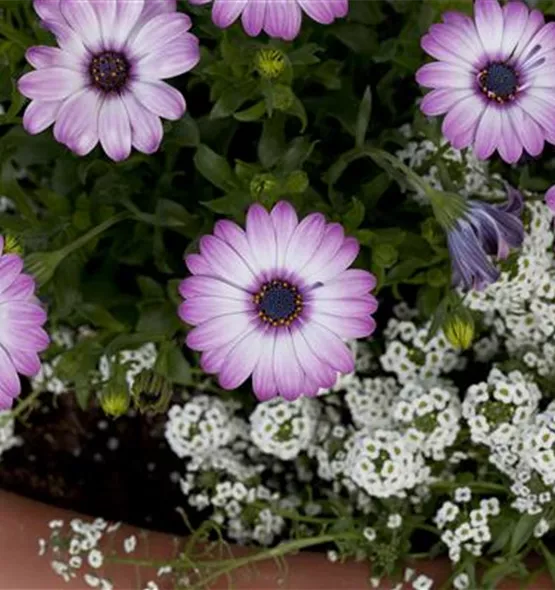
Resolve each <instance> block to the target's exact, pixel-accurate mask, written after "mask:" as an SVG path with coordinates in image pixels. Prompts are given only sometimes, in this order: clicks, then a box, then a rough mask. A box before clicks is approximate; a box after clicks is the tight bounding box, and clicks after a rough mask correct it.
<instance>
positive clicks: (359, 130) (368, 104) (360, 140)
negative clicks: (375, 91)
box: [355, 86, 372, 148]
mask: <svg viewBox="0 0 555 590" xmlns="http://www.w3.org/2000/svg"><path fill="white" fill-rule="evenodd" d="M371 115H372V91H371V90H370V86H367V87H366V90H365V91H364V96H363V97H362V101H361V103H360V107H359V109H358V116H357V122H356V127H355V145H356V147H359V148H361V147H362V146H363V145H364V139H365V138H366V131H367V130H368V124H369V123H370V117H371Z"/></svg>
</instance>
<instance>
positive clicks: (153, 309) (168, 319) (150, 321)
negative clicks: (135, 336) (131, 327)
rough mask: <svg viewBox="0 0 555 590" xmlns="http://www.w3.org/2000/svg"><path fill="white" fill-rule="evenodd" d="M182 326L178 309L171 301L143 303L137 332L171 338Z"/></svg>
mask: <svg viewBox="0 0 555 590" xmlns="http://www.w3.org/2000/svg"><path fill="white" fill-rule="evenodd" d="M180 328H181V321H180V319H179V318H178V316H177V309H176V308H175V307H174V306H173V305H172V304H171V303H170V302H169V301H166V302H163V303H158V302H157V303H150V302H144V303H143V304H142V305H141V315H140V316H139V321H138V322H137V328H136V330H137V332H148V333H149V334H158V335H160V336H165V337H167V338H171V337H172V336H173V335H174V334H175V333H176V332H177V330H179V329H180Z"/></svg>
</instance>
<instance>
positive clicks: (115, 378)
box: [99, 363, 131, 418]
mask: <svg viewBox="0 0 555 590" xmlns="http://www.w3.org/2000/svg"><path fill="white" fill-rule="evenodd" d="M111 373H112V375H111V376H110V379H109V380H108V381H107V382H106V384H105V385H104V389H103V390H102V392H101V394H100V400H99V402H100V407H101V408H102V410H103V411H104V413H105V414H106V415H107V416H110V417H111V418H119V417H120V416H123V415H124V414H126V413H127V410H128V409H129V404H130V402H131V396H130V394H129V386H128V385H127V380H126V376H125V373H126V369H125V367H124V366H122V365H119V364H117V363H113V364H112V367H111Z"/></svg>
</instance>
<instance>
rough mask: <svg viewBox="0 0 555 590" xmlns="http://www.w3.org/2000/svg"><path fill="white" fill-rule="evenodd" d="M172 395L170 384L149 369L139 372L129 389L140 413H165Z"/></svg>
mask: <svg viewBox="0 0 555 590" xmlns="http://www.w3.org/2000/svg"><path fill="white" fill-rule="evenodd" d="M172 393H173V392H172V388H171V383H170V382H169V381H168V380H167V379H165V378H164V377H162V376H161V375H158V374H157V373H155V372H154V371H152V370H150V369H145V370H143V371H141V372H140V373H139V374H138V375H137V377H136V379H135V382H134V383H133V387H132V388H131V395H132V396H133V402H134V404H135V407H136V408H137V409H138V410H139V411H140V412H155V413H162V412H165V411H166V410H167V408H168V405H169V403H170V399H171V396H172Z"/></svg>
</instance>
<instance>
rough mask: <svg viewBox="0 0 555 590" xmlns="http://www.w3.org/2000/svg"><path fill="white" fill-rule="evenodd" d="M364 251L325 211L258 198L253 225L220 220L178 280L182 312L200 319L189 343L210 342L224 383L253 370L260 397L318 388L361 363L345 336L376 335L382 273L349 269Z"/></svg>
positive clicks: (213, 366)
mask: <svg viewBox="0 0 555 590" xmlns="http://www.w3.org/2000/svg"><path fill="white" fill-rule="evenodd" d="M358 252H359V244H358V242H357V241H356V240H355V239H354V238H350V237H345V235H344V232H343V228H342V227H341V225H339V224H338V223H329V224H328V223H326V220H325V218H324V216H323V215H322V214H321V213H313V214H311V215H308V216H307V217H305V218H304V219H303V220H302V221H301V222H299V221H298V219H297V215H296V213H295V210H294V209H293V207H292V206H291V205H290V204H289V203H287V202H284V201H282V202H280V203H278V204H277V205H276V206H275V207H274V208H273V209H272V211H271V213H268V212H267V211H266V209H264V207H262V206H261V205H259V204H254V205H252V206H251V207H250V208H249V211H248V213H247V223H246V231H243V230H242V229H241V228H240V227H239V226H237V225H236V224H235V223H232V222H230V221H218V222H217V223H216V226H215V229H214V235H208V236H204V237H202V238H201V240H200V254H190V255H189V256H187V257H186V263H187V266H188V267H189V270H190V271H191V272H192V273H193V275H194V276H192V277H188V278H186V279H185V280H184V281H183V282H182V283H181V286H180V292H181V295H182V296H183V297H184V298H185V302H184V303H182V304H181V306H180V308H179V315H180V317H181V319H182V320H183V321H185V322H187V323H189V324H193V325H195V326H196V328H194V329H193V330H192V331H191V332H190V333H189V334H188V336H187V344H188V346H189V347H190V348H192V349H194V350H199V351H202V356H201V366H202V368H203V369H204V370H205V371H206V372H208V373H218V374H219V382H220V385H221V386H222V387H223V388H224V389H234V388H235V387H238V386H239V385H241V384H242V383H243V382H244V381H246V379H248V377H249V376H250V375H251V374H252V382H253V389H254V392H255V394H256V396H257V397H258V398H259V399H261V400H266V399H269V398H272V397H274V396H276V395H278V394H281V395H282V396H283V397H284V398H286V399H288V400H293V399H296V398H298V397H299V396H300V395H302V394H305V395H316V393H317V392H318V390H319V389H320V388H322V387H325V388H329V387H332V386H333V384H334V383H335V380H336V377H337V373H338V372H341V373H350V372H352V371H353V370H354V359H353V356H352V353H351V352H350V350H349V348H348V347H347V346H346V345H345V343H344V342H343V340H344V339H350V338H360V337H366V336H369V335H370V334H371V333H372V332H373V331H374V329H375V322H374V320H373V318H372V317H371V314H372V313H373V312H374V311H375V310H376V308H377V302H376V299H375V298H374V297H373V296H372V295H370V294H369V291H370V290H371V289H373V288H374V286H375V284H376V281H375V278H374V276H373V275H371V274H370V273H369V272H366V271H364V270H355V269H348V267H349V266H350V265H351V263H352V262H353V261H354V260H355V258H356V257H357V255H358Z"/></svg>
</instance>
